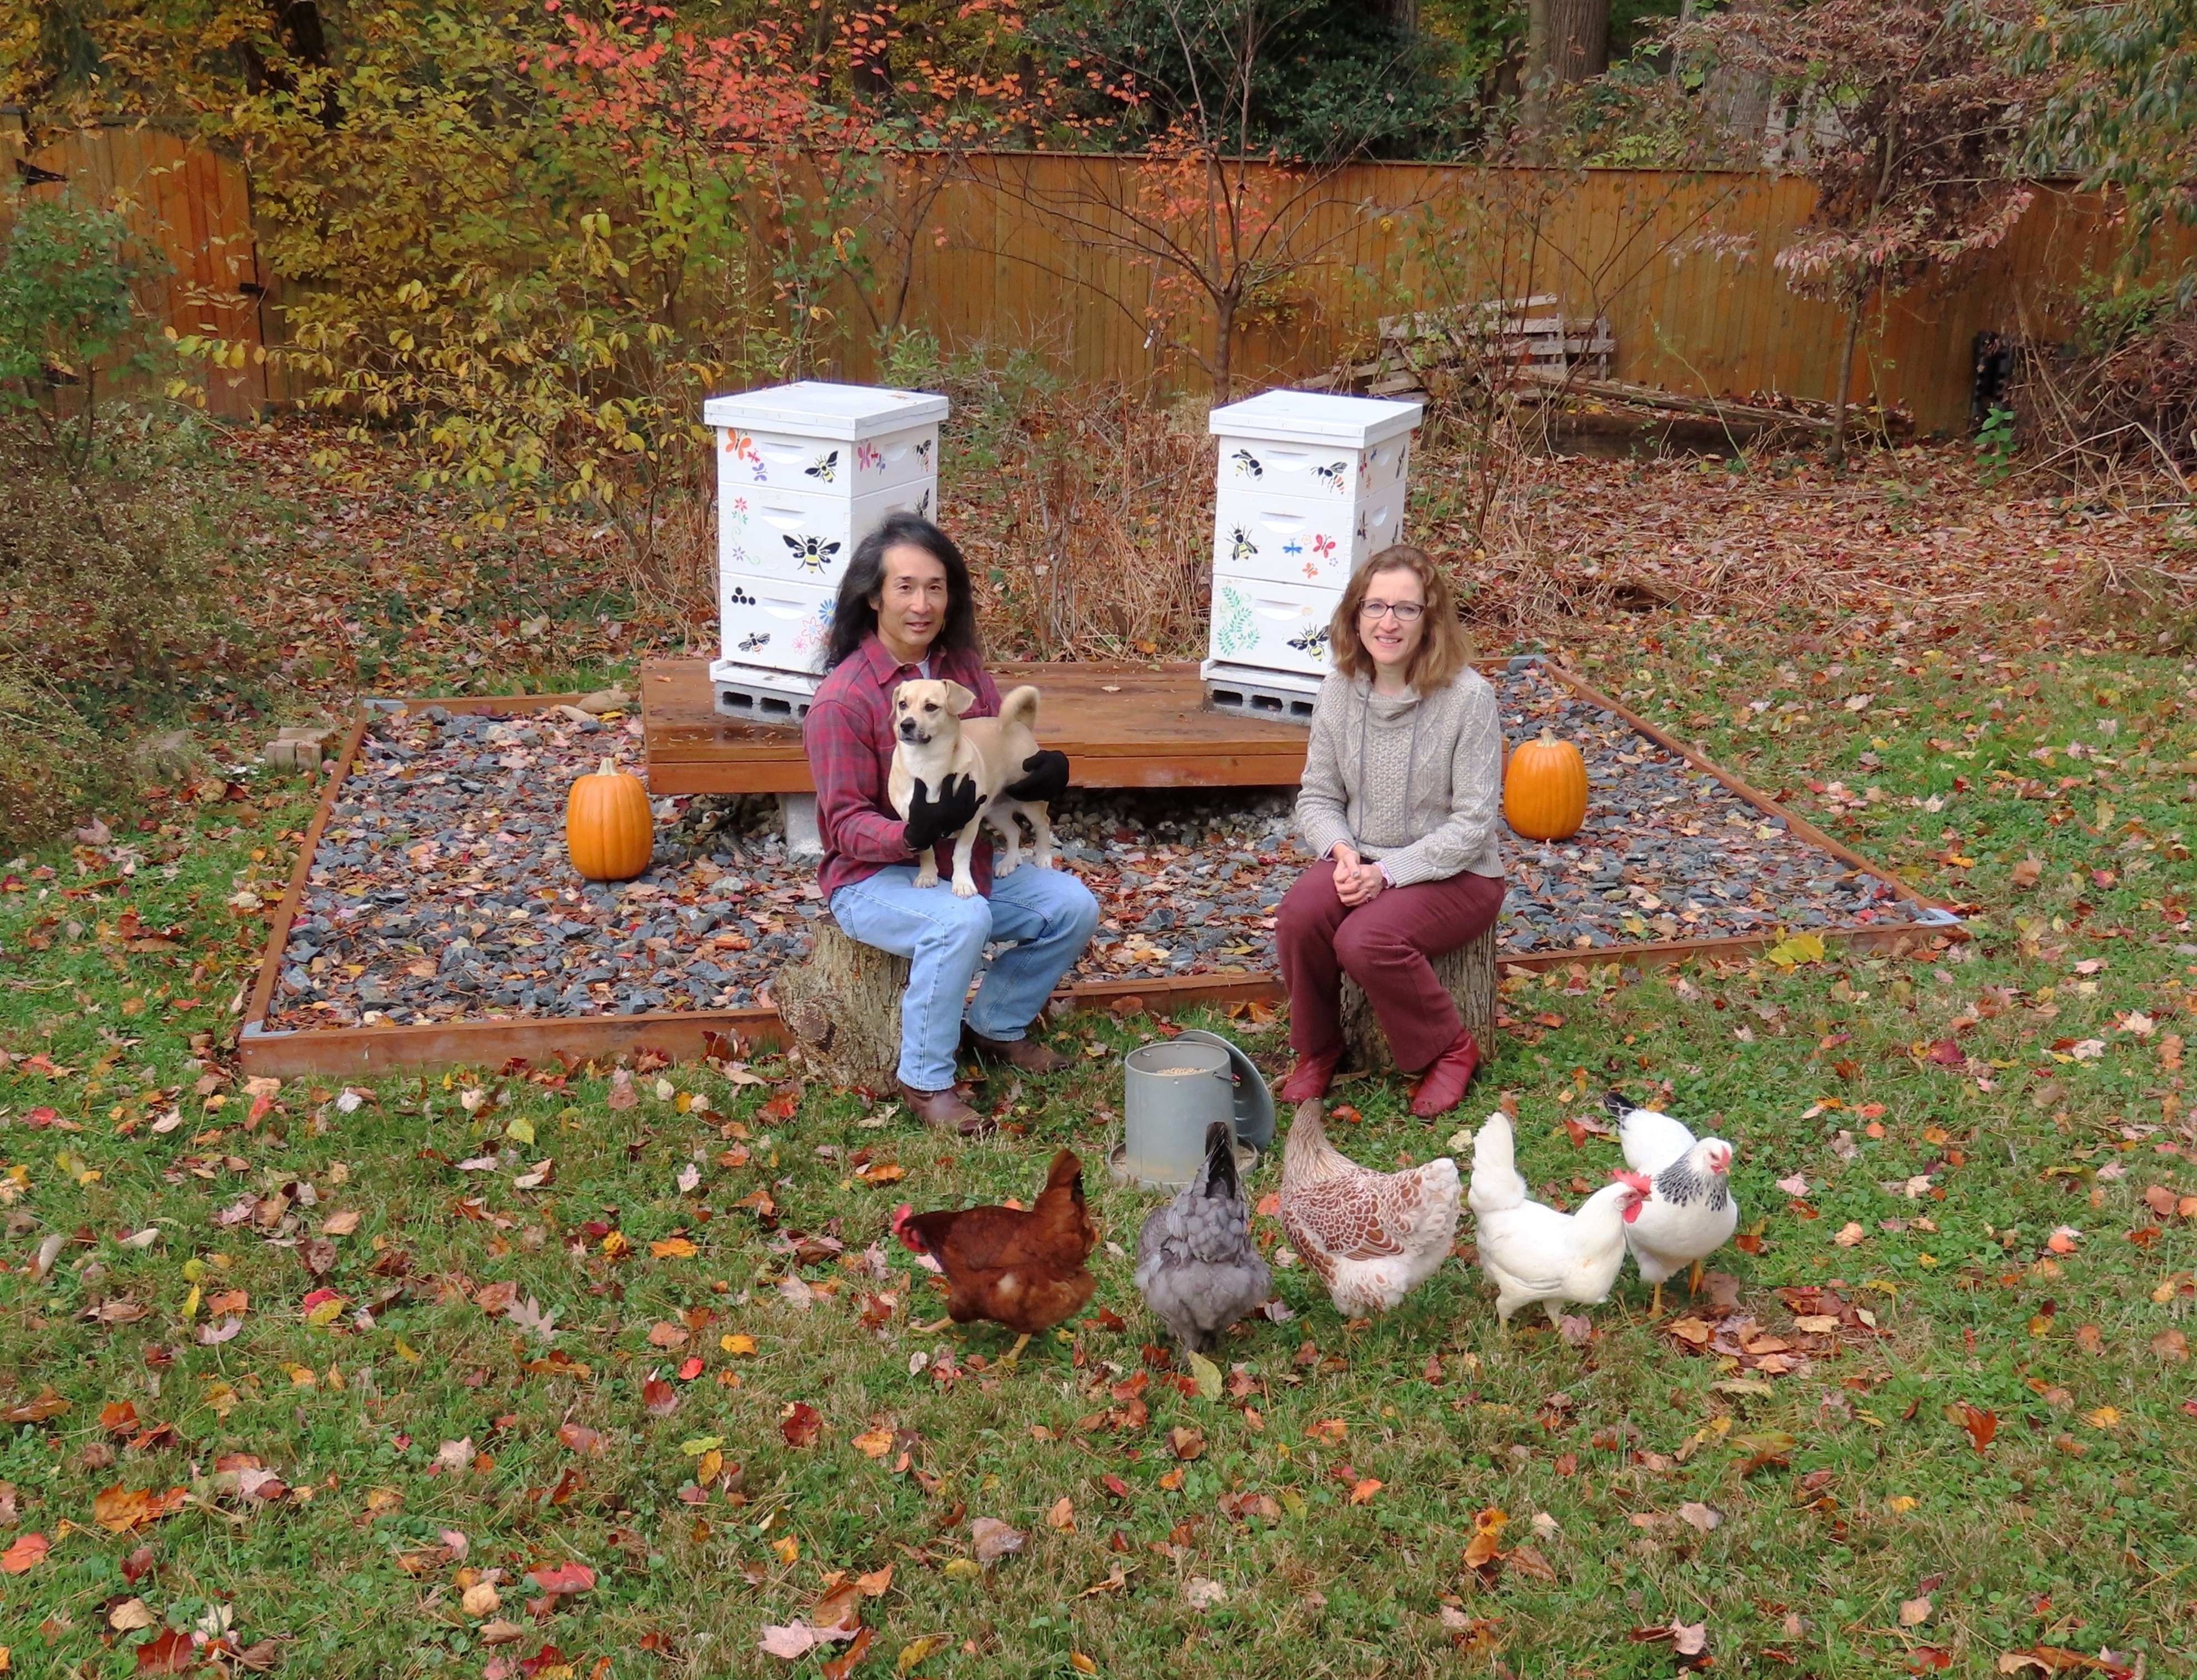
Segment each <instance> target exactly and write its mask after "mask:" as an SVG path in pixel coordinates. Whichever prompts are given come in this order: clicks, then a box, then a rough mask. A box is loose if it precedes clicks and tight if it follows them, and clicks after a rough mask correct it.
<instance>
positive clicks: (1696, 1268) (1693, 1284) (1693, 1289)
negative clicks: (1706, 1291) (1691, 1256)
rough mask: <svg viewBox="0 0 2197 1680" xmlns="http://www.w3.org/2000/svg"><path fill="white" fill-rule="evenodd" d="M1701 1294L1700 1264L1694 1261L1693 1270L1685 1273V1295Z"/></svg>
mask: <svg viewBox="0 0 2197 1680" xmlns="http://www.w3.org/2000/svg"><path fill="white" fill-rule="evenodd" d="M1686 1293H1687V1294H1688V1295H1699V1294H1700V1293H1701V1262H1700V1261H1699V1260H1696V1261H1695V1262H1694V1264H1693V1268H1692V1269H1691V1270H1690V1271H1689V1272H1687V1273H1686Z"/></svg>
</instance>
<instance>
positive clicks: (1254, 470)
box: [1228, 449, 1267, 478]
mask: <svg viewBox="0 0 2197 1680" xmlns="http://www.w3.org/2000/svg"><path fill="white" fill-rule="evenodd" d="M1228 459H1229V460H1231V461H1234V462H1235V463H1236V476H1237V477H1238V478H1265V477H1266V476H1267V469H1266V468H1265V467H1263V466H1260V465H1259V457H1258V456H1256V455H1253V454H1252V453H1251V452H1250V451H1249V449H1238V450H1237V451H1236V453H1235V454H1234V455H1231V456H1229V457H1228Z"/></svg>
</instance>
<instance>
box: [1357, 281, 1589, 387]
mask: <svg viewBox="0 0 2197 1680" xmlns="http://www.w3.org/2000/svg"><path fill="white" fill-rule="evenodd" d="M1616 350H1617V340H1616V339H1614V338H1613V337H1611V336H1610V331H1609V322H1608V321H1607V320H1606V319H1604V318H1603V317H1602V316H1595V317H1594V318H1593V319H1592V320H1591V321H1588V320H1585V319H1581V318H1580V317H1577V316H1567V315H1565V313H1564V311H1563V309H1562V306H1561V304H1559V302H1558V300H1557V298H1556V293H1553V292H1544V293H1535V294H1534V295H1533V297H1530V298H1509V299H1498V298H1488V299H1487V300H1486V301H1485V302H1481V303H1477V304H1458V306H1457V307H1455V308H1453V309H1446V310H1418V311H1417V313H1415V314H1412V315H1392V316H1383V317H1382V319H1381V322H1380V347H1379V349H1378V350H1377V352H1376V354H1375V356H1374V358H1373V360H1372V361H1371V362H1361V363H1359V364H1357V365H1355V366H1354V367H1351V368H1348V369H1347V370H1346V372H1347V374H1348V381H1349V384H1350V385H1351V388H1352V389H1353V390H1360V391H1364V392H1365V394H1366V395H1367V396H1368V397H1394V396H1399V395H1401V394H1402V393H1404V392H1406V391H1426V392H1427V393H1429V395H1431V396H1436V397H1439V396H1441V395H1443V394H1445V392H1446V389H1447V388H1448V387H1449V386H1450V385H1452V384H1453V383H1454V382H1456V381H1457V380H1458V379H1475V378H1491V377H1492V378H1493V379H1497V380H1498V381H1500V382H1507V380H1508V379H1509V378H1510V376H1512V375H1514V374H1516V373H1517V372H1519V371H1521V370H1524V369H1528V368H1530V369H1534V370H1537V371H1539V372H1543V373H1554V374H1557V375H1559V376H1562V375H1563V374H1568V373H1574V372H1576V373H1580V374H1586V375H1588V376H1590V377H1592V378H1597V379H1599V378H1602V377H1603V376H1605V375H1607V374H1609V358H1610V357H1611V356H1613V355H1614V354H1615V353H1616Z"/></svg>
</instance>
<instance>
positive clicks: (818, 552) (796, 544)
mask: <svg viewBox="0 0 2197 1680" xmlns="http://www.w3.org/2000/svg"><path fill="white" fill-rule="evenodd" d="M783 540H784V542H785V546H786V547H789V548H791V550H793V558H794V559H797V560H798V561H800V562H801V569H802V570H803V571H828V570H830V568H831V565H832V560H833V559H834V558H835V557H836V556H837V555H838V553H839V545H838V543H836V542H825V541H824V540H823V539H822V538H820V537H814V536H788V537H785V539H783Z"/></svg>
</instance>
